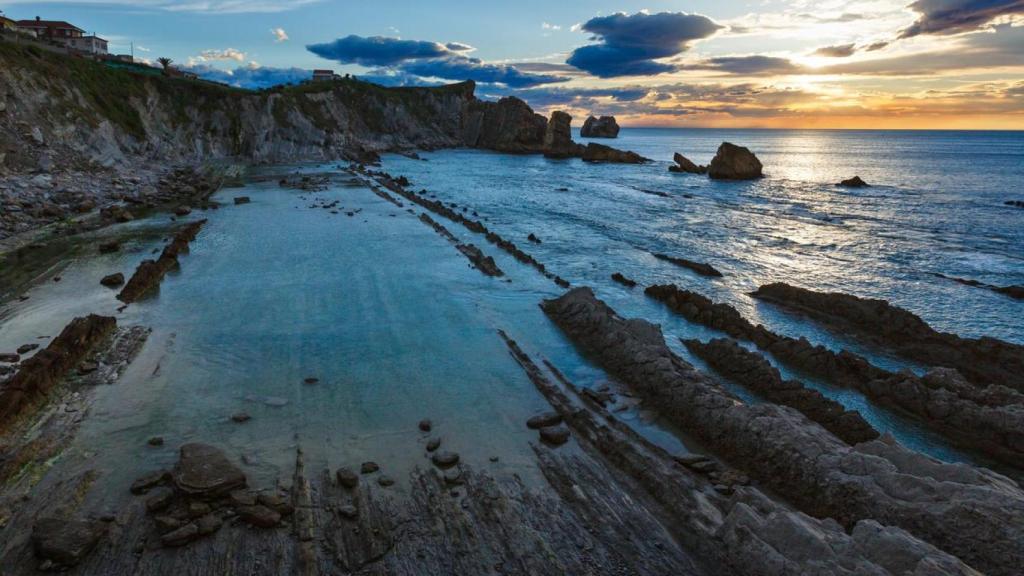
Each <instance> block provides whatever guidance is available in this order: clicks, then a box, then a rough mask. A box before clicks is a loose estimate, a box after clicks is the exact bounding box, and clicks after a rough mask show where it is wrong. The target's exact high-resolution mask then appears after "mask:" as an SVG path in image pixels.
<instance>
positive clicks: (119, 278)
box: [100, 272, 124, 288]
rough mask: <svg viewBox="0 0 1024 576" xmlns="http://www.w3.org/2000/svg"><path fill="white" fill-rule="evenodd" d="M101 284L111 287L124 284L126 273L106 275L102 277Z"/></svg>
mask: <svg viewBox="0 0 1024 576" xmlns="http://www.w3.org/2000/svg"><path fill="white" fill-rule="evenodd" d="M100 284H102V285H104V286H107V287H109V288H116V287H118V286H120V285H122V284H124V274H121V273H120V272H117V273H114V274H109V275H107V276H104V277H103V278H102V279H100Z"/></svg>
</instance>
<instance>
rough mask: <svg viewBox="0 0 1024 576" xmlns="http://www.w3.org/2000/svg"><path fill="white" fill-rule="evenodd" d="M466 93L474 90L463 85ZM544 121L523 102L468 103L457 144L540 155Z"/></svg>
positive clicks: (509, 100) (505, 100)
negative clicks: (537, 153)
mask: <svg viewBox="0 0 1024 576" xmlns="http://www.w3.org/2000/svg"><path fill="white" fill-rule="evenodd" d="M465 85H466V87H467V89H468V90H469V92H470V93H472V90H473V88H474V86H475V84H474V83H472V82H467V83H465ZM547 126H548V120H547V118H545V117H544V116H541V115H540V114H537V113H536V112H534V111H533V109H531V108H530V106H529V105H527V104H526V102H523V101H522V100H520V99H519V98H516V97H514V96H507V97H505V98H502V99H501V100H498V101H497V102H487V101H484V100H476V99H475V98H474V99H472V100H471V101H470V103H469V105H468V106H467V107H466V110H465V111H464V112H463V121H462V134H461V136H462V138H461V140H462V141H463V142H465V143H466V145H467V146H469V147H471V148H485V149H488V150H496V151H498V152H507V153H512V154H526V153H535V152H541V151H542V149H543V145H544V134H545V132H546V130H547Z"/></svg>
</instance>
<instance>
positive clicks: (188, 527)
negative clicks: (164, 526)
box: [160, 522, 199, 547]
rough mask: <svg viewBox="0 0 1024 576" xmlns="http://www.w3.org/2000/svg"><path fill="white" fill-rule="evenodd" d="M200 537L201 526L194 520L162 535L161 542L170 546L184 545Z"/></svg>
mask: <svg viewBox="0 0 1024 576" xmlns="http://www.w3.org/2000/svg"><path fill="white" fill-rule="evenodd" d="M197 538H199V527H198V526H196V525H195V523H193V522H189V523H188V524H185V525H184V526H182V527H181V528H178V529H177V530H172V531H171V532H168V533H167V534H164V535H163V536H161V537H160V543H161V544H163V545H164V546H168V547H177V546H184V545H186V544H188V543H189V542H192V541H193V540H195V539H197Z"/></svg>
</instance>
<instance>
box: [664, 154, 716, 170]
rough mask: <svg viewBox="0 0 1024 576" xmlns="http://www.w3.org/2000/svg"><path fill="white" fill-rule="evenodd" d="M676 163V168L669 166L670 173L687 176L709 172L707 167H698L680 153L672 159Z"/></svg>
mask: <svg viewBox="0 0 1024 576" xmlns="http://www.w3.org/2000/svg"><path fill="white" fill-rule="evenodd" d="M672 159H673V160H674V161H675V165H674V166H669V167H668V171H669V172H681V173H685V174H706V173H707V171H708V167H707V166H698V165H696V164H694V163H693V162H691V161H690V159H689V158H687V157H686V156H683V155H682V154H680V153H679V152H676V153H675V155H674V156H673V157H672Z"/></svg>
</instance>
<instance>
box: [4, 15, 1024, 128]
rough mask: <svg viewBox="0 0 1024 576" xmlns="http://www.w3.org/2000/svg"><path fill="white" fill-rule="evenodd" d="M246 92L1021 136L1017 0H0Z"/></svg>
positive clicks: (1023, 97)
mask: <svg viewBox="0 0 1024 576" xmlns="http://www.w3.org/2000/svg"><path fill="white" fill-rule="evenodd" d="M0 9H2V10H3V11H4V12H5V14H6V15H7V16H8V17H10V18H14V19H16V20H17V19H27V18H33V17H35V16H37V15H38V16H41V17H42V18H43V19H52V20H67V21H70V22H72V23H74V24H76V25H78V26H80V27H82V28H85V29H87V30H89V31H90V32H93V31H94V32H96V33H98V34H99V35H100V36H103V37H105V38H108V39H109V40H110V41H111V44H112V46H111V51H114V52H119V53H127V52H128V51H129V50H130V46H131V43H134V49H135V55H136V57H137V58H146V59H150V60H155V59H156V58H157V57H159V56H168V57H171V58H173V59H174V61H175V62H177V63H178V64H179V65H181V66H183V67H191V68H192V69H194V70H196V71H198V72H200V73H201V74H203V75H204V76H207V77H209V78H212V79H216V80H221V81H224V82H228V83H231V84H236V85H240V86H245V87H261V86H266V85H270V84H274V83H280V82H287V81H297V80H301V79H303V78H306V77H308V76H309V70H310V69H313V68H331V69H334V70H335V71H336V72H339V73H344V72H350V73H354V74H357V75H359V76H360V77H364V78H367V79H372V80H374V81H378V82H382V83H387V84H405V85H416V84H436V83H442V82H451V81H458V80H464V79H473V80H476V81H477V83H478V85H479V87H478V89H477V93H478V95H480V96H481V97H499V96H504V95H516V96H519V97H521V98H523V99H525V100H526V101H527V102H529V103H530V104H531V105H532V106H534V108H537V109H538V110H541V111H545V112H546V111H550V110H553V109H564V110H568V111H569V112H571V113H572V114H574V115H575V116H577V117H579V116H584V115H586V114H589V113H594V114H614V115H616V116H617V117H618V118H619V120H620V123H622V124H625V125H634V126H639V125H652V126H654V125H656V126H709V127H710V126H715V127H724V126H734V127H821V128H964V129H1024V0H917V1H916V2H912V3H910V2H908V0H865V1H852V2H850V1H839V0H832V1H829V0H826V1H822V2H813V1H809V0H764V1H758V2H736V1H732V0H717V1H709V0H700V1H688V2H679V1H652V0H647V1H645V2H633V1H625V0H620V1H617V2H607V1H603V0H602V1H582V0H579V1H562V2H550V1H543V2H542V1H538V0H520V1H517V2H501V3H498V2H484V1H476V2H470V1H459V0H442V1H435V2H425V1H411V0H406V1H399V0H376V1H374V2H365V1H359V2H355V1H347V0H255V1H245V0H110V1H94V0H70V1H63V2H46V1H39V0H31V1H27V0H25V1H22V0H17V1H14V2H10V1H7V2H4V1H0Z"/></svg>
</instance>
